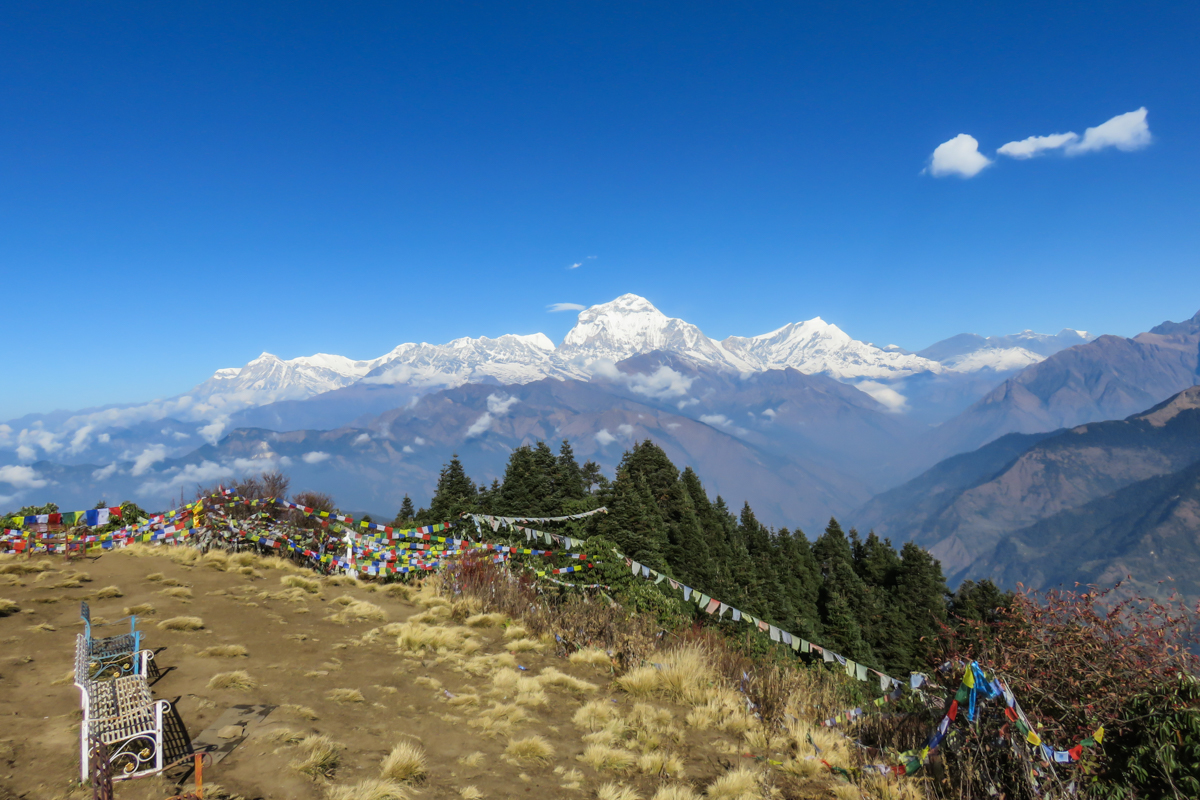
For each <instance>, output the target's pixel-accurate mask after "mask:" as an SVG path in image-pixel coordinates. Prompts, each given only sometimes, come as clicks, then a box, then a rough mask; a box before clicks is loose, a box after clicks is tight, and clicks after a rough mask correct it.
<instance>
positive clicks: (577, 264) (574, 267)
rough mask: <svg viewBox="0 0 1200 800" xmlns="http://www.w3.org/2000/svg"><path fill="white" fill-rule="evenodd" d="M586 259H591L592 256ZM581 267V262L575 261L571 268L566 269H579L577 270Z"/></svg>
mask: <svg viewBox="0 0 1200 800" xmlns="http://www.w3.org/2000/svg"><path fill="white" fill-rule="evenodd" d="M588 258H592V256H588ZM582 266H583V262H582V261H576V262H575V263H574V264H572V265H571V266H569V267H567V269H579V268H580V267H582Z"/></svg>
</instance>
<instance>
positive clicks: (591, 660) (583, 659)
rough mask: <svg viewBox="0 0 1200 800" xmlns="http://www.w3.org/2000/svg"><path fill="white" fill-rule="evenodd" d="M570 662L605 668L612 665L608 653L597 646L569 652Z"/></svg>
mask: <svg viewBox="0 0 1200 800" xmlns="http://www.w3.org/2000/svg"><path fill="white" fill-rule="evenodd" d="M570 662H571V663H572V664H588V665H590V666H593V667H604V668H605V669H607V668H609V667H611V666H612V659H611V658H609V655H608V653H606V652H604V651H603V650H601V649H600V648H598V647H588V648H585V649H583V650H576V651H575V652H574V653H571V657H570Z"/></svg>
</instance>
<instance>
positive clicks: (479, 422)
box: [467, 411, 492, 439]
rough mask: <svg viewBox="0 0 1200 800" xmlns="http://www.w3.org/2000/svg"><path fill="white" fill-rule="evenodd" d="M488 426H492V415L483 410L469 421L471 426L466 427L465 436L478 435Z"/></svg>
mask: <svg viewBox="0 0 1200 800" xmlns="http://www.w3.org/2000/svg"><path fill="white" fill-rule="evenodd" d="M490 427H492V415H491V414H489V413H488V412H486V411H485V412H483V413H482V414H480V415H479V417H478V418H477V419H476V420H475V421H474V422H472V423H471V427H469V428H467V438H468V439H470V438H471V437H472V436H478V435H479V434H481V433H483V432H484V431H486V430H487V429H488V428H490Z"/></svg>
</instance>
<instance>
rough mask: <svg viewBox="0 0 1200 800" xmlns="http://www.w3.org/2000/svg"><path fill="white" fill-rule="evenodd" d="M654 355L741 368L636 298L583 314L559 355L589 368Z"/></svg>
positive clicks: (716, 347)
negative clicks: (668, 353)
mask: <svg viewBox="0 0 1200 800" xmlns="http://www.w3.org/2000/svg"><path fill="white" fill-rule="evenodd" d="M652 350H666V351H671V352H679V353H686V354H687V355H689V356H691V357H693V358H695V359H696V360H698V361H701V362H704V363H708V364H714V365H721V366H740V365H736V364H734V363H732V361H733V360H732V359H730V358H729V354H728V353H727V352H725V351H724V350H723V349H722V348H721V347H720V346H719V345H718V344H717V343H716V342H714V341H713V340H711V339H709V338H708V337H707V336H705V335H704V334H703V333H701V332H700V329H699V328H697V327H696V326H695V325H692V324H691V323H688V322H684V321H683V320H681V319H675V318H673V317H668V316H667V315H666V314H664V313H662V312H661V311H659V310H658V309H657V308H655V307H654V305H653V304H652V303H651V302H650V301H649V300H647V299H646V298H644V297H639V296H638V295H636V294H623V295H621V296H620V297H618V298H617V299H616V300H613V301H612V302H610V303H601V304H600V305H596V306H592V307H591V308H588V309H586V310H584V311H581V312H579V321H578V322H577V323H576V324H575V327H574V328H572V329H571V330H570V331H569V332H568V333H567V335H566V338H564V339H563V343H562V344H561V345H560V346H559V347H558V349H557V351H556V353H557V355H558V356H559V357H560V358H562V359H564V360H566V361H569V362H572V363H573V364H576V365H578V366H579V367H582V368H586V367H587V366H588V365H590V364H592V363H594V362H596V361H600V360H607V361H614V362H615V361H622V360H624V359H626V358H629V357H630V356H635V355H638V354H639V353H648V352H650V351H652Z"/></svg>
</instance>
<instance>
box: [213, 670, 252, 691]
mask: <svg viewBox="0 0 1200 800" xmlns="http://www.w3.org/2000/svg"><path fill="white" fill-rule="evenodd" d="M256 686H258V684H257V683H256V682H255V680H254V679H253V678H251V677H250V675H249V674H247V672H246V671H245V670H242V669H238V670H234V671H233V672H218V673H217V674H216V675H213V676H212V678H211V679H210V680H209V681H208V688H209V689H229V690H231V691H235V692H248V691H250V690H251V689H253V688H255V687H256Z"/></svg>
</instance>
